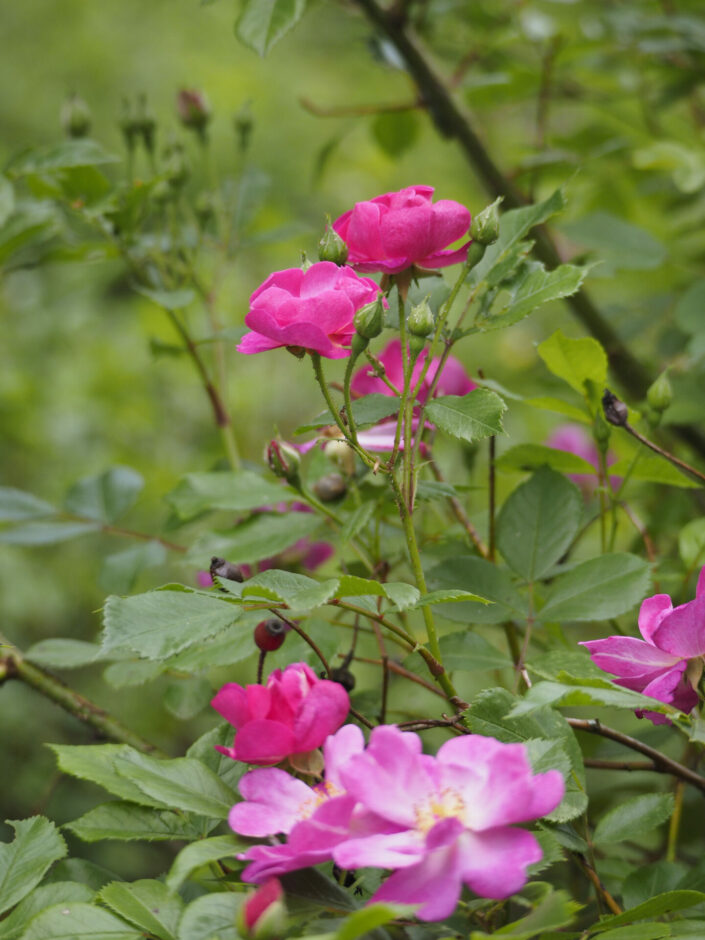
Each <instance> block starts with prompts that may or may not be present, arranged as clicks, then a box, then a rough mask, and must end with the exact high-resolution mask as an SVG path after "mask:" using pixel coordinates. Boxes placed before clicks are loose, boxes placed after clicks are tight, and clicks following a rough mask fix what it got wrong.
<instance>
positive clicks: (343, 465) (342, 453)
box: [323, 440, 355, 477]
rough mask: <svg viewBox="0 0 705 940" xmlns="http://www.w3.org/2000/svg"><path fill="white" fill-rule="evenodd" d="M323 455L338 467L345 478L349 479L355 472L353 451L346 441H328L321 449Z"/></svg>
mask: <svg viewBox="0 0 705 940" xmlns="http://www.w3.org/2000/svg"><path fill="white" fill-rule="evenodd" d="M323 453H324V454H325V455H326V457H327V458H328V459H329V460H330V461H331V462H332V463H334V464H335V465H336V466H338V467H340V469H341V470H342V471H343V473H344V474H345V475H346V476H349V477H350V476H352V475H353V473H354V472H355V451H354V450H353V449H352V447H351V446H350V445H349V444H348V443H347V441H341V440H335V441H328V442H327V443H326V445H325V446H324V448H323Z"/></svg>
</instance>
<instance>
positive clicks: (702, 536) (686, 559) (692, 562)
mask: <svg viewBox="0 0 705 940" xmlns="http://www.w3.org/2000/svg"><path fill="white" fill-rule="evenodd" d="M678 553H679V554H680V556H681V559H682V561H683V564H684V565H685V566H686V568H688V569H691V568H696V567H697V565H698V564H699V563H700V561H701V560H702V559H703V558H704V557H705V518H701V519H693V520H692V521H691V522H687V523H686V524H685V525H684V526H683V528H682V529H681V530H680V532H679V533H678Z"/></svg>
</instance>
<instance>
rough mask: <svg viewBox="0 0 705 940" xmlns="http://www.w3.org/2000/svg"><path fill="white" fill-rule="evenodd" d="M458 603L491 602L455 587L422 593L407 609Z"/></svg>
mask: <svg viewBox="0 0 705 940" xmlns="http://www.w3.org/2000/svg"><path fill="white" fill-rule="evenodd" d="M460 603H475V604H491V603H492V601H489V600H487V598H486V597H480V596H479V595H478V594H473V593H471V592H470V591H463V590H461V589H460V588H456V589H455V590H448V591H443V590H442V591H431V592H430V593H429V594H424V596H423V597H420V598H419V599H418V600H417V601H416V602H415V603H414V604H410V605H409V607H408V609H409V610H420V609H421V608H422V607H431V606H433V605H437V604H460Z"/></svg>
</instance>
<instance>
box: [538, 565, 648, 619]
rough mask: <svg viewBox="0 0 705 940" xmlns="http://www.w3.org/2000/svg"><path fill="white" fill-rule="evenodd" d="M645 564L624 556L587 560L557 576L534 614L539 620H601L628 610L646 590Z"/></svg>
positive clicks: (639, 599)
mask: <svg viewBox="0 0 705 940" xmlns="http://www.w3.org/2000/svg"><path fill="white" fill-rule="evenodd" d="M650 582H651V575H650V569H649V564H648V562H646V561H644V560H643V559H642V558H639V557H638V556H637V555H630V554H628V553H627V552H614V553H611V554H607V555H600V556H599V557H598V558H591V559H590V560H589V561H584V562H582V564H579V565H576V566H575V568H572V569H571V570H570V571H568V572H566V573H565V574H562V575H560V576H559V577H557V578H556V580H555V581H554V582H553V584H552V585H551V589H550V590H549V592H548V594H547V596H546V603H545V604H544V606H543V607H542V609H541V610H540V612H539V614H538V619H539V620H543V621H544V622H545V621H547V620H605V619H607V618H608V617H617V616H619V615H620V614H624V613H626V612H627V611H628V610H631V609H632V607H634V606H635V605H636V604H638V603H639V601H641V600H642V599H643V598H644V596H645V594H646V592H647V591H648V589H649V584H650Z"/></svg>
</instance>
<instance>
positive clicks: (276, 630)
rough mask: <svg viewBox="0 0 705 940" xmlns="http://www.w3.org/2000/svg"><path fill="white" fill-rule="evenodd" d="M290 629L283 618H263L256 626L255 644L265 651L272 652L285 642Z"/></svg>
mask: <svg viewBox="0 0 705 940" xmlns="http://www.w3.org/2000/svg"><path fill="white" fill-rule="evenodd" d="M289 629H290V627H288V626H287V624H285V623H284V621H283V620H278V619H277V618H276V617H272V618H271V619H270V620H261V621H260V622H259V623H258V624H257V626H256V627H255V633H254V637H255V645H256V646H257V648H258V649H260V650H262V652H264V653H272V652H274V650H278V649H279V647H280V646H281V645H282V644H283V643H284V640H285V639H286V635H287V633H288V632H289Z"/></svg>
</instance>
